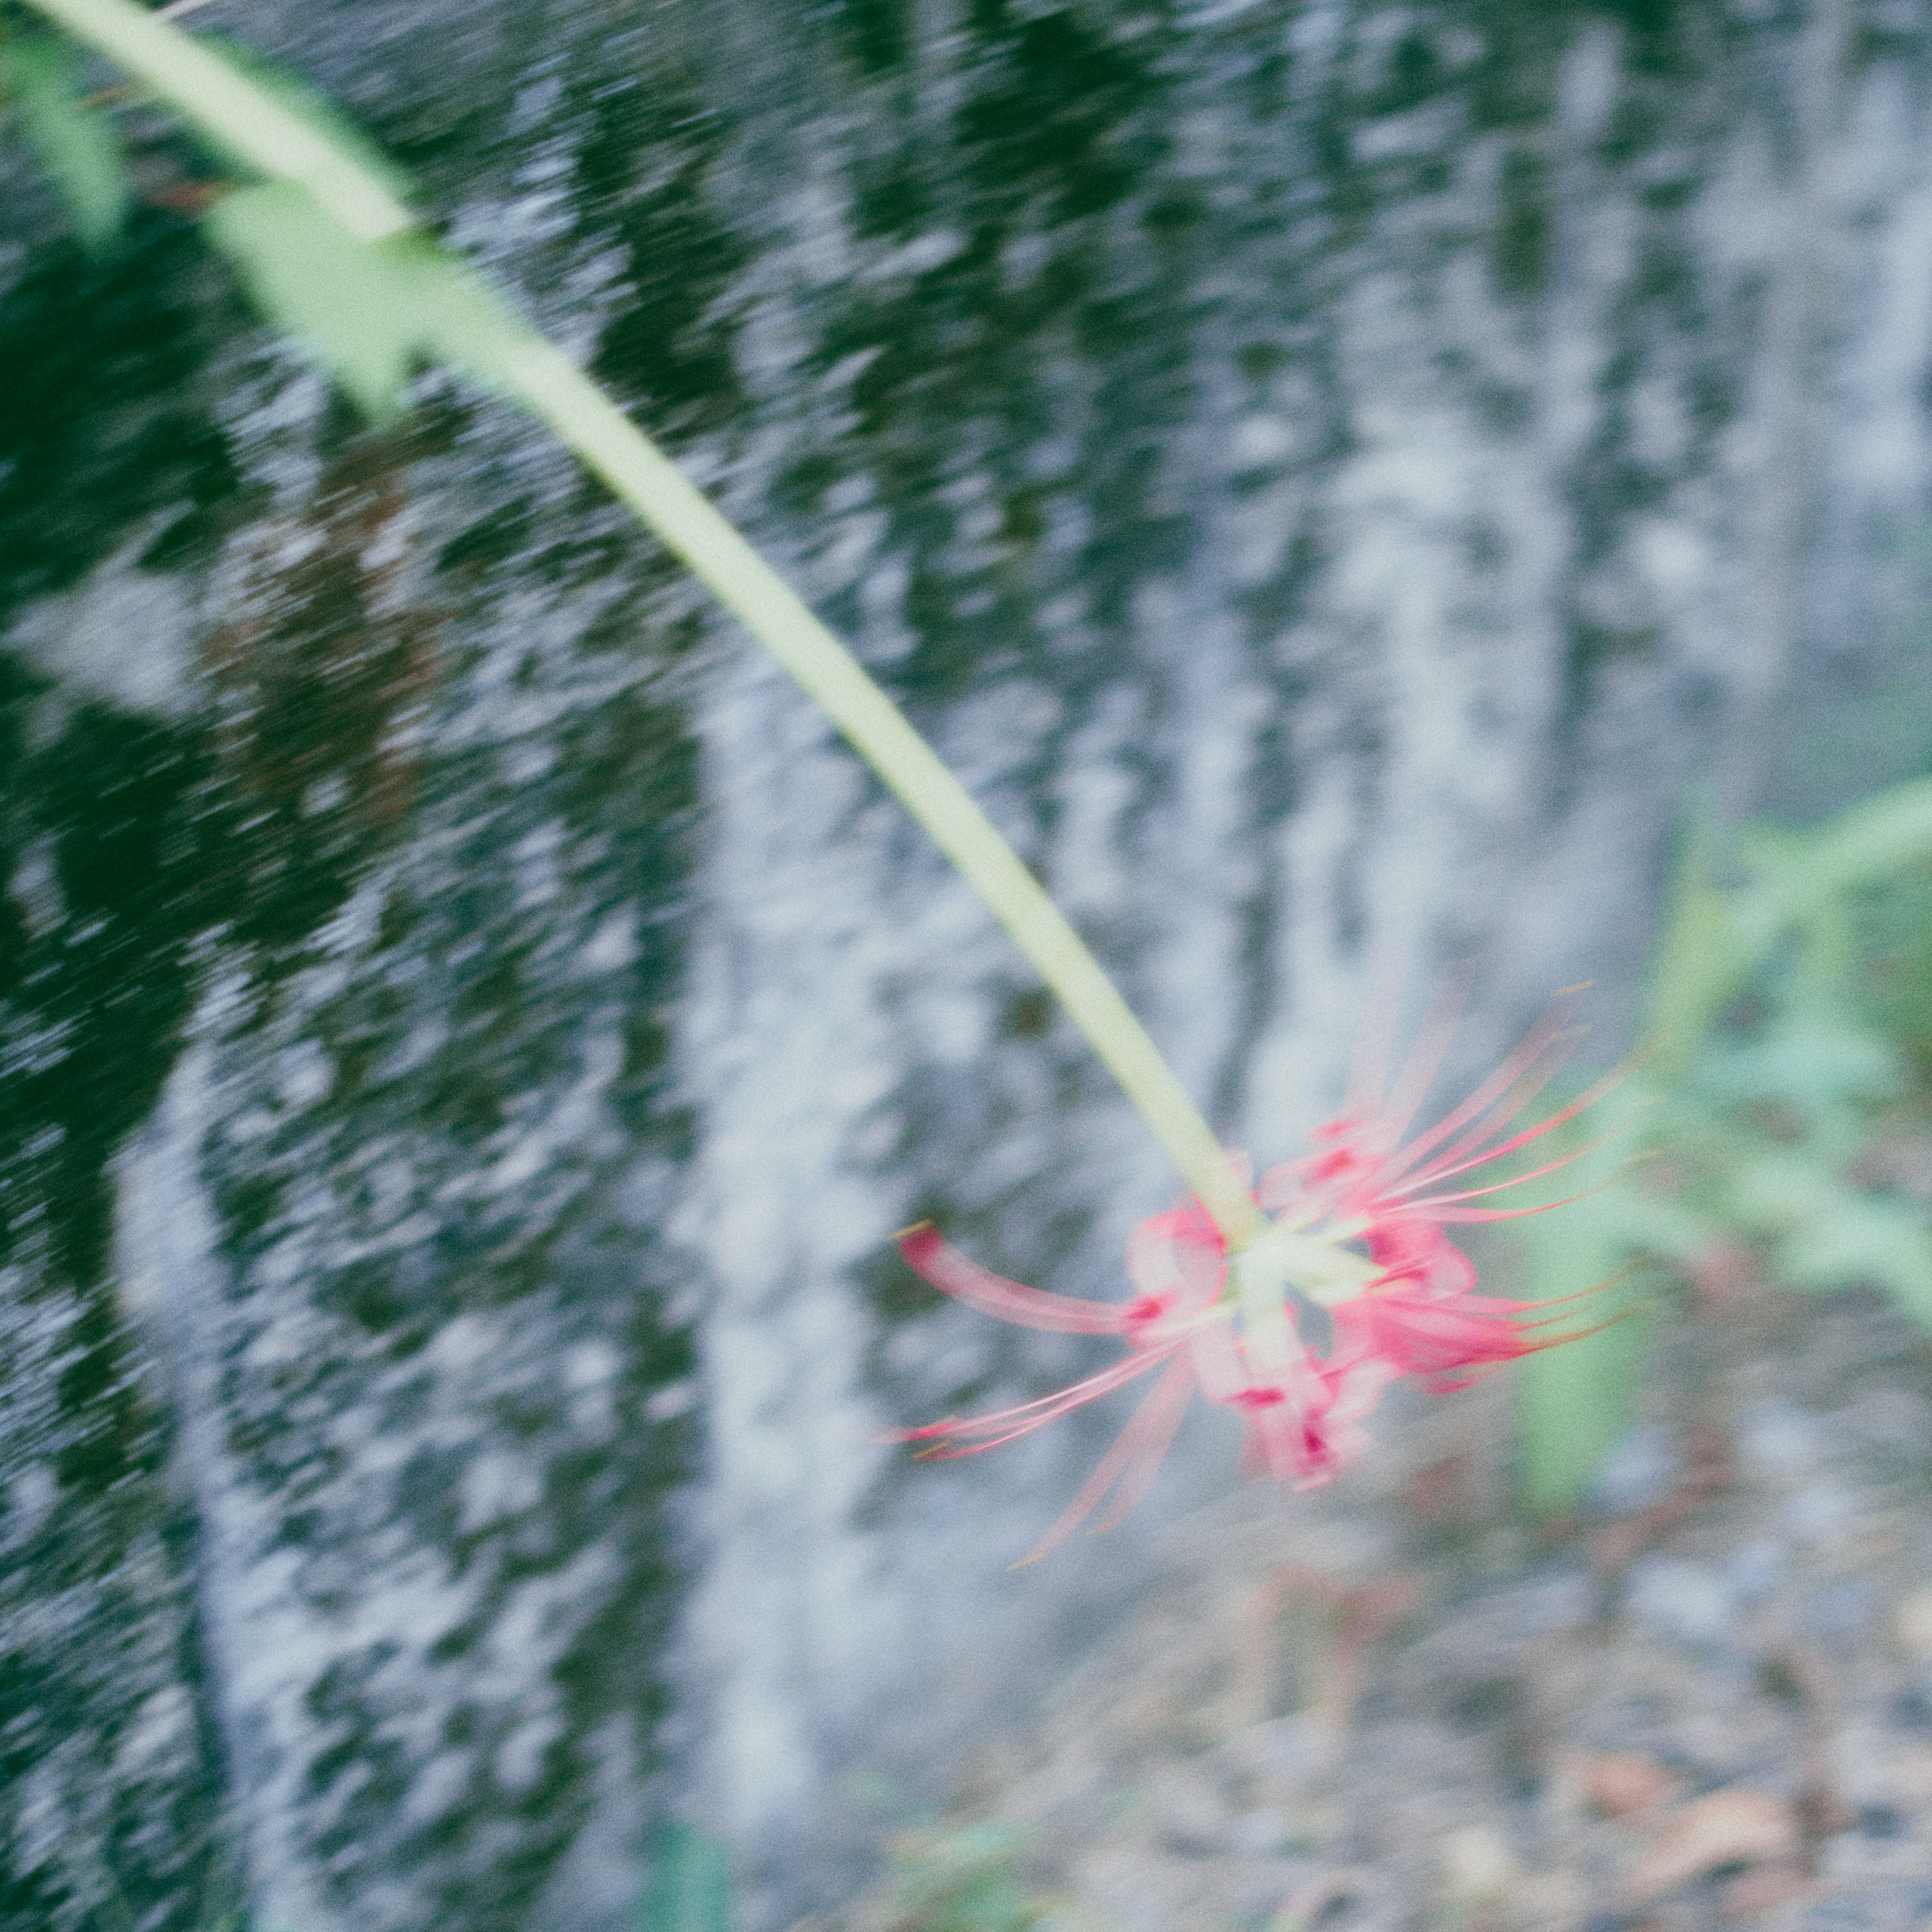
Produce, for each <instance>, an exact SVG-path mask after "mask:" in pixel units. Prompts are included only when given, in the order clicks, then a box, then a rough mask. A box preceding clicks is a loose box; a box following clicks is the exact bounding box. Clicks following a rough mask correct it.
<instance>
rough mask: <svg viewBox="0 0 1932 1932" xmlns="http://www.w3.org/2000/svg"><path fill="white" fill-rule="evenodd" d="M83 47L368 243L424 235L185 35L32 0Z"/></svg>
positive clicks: (376, 184) (337, 155) (138, 13)
mask: <svg viewBox="0 0 1932 1932" xmlns="http://www.w3.org/2000/svg"><path fill="white" fill-rule="evenodd" d="M30 4H31V5H33V6H34V7H36V8H37V9H38V10H39V11H40V12H41V13H44V14H45V15H46V17H47V18H48V19H49V20H54V21H57V22H58V23H59V24H60V25H61V26H63V27H65V28H66V29H67V30H68V32H69V33H71V34H73V35H74V37H75V39H77V40H85V41H86V43H87V44H88V45H89V46H91V47H92V48H93V49H95V51H96V52H98V53H102V54H105V55H107V58H109V59H110V60H111V61H112V62H113V63H114V64H115V66H117V67H119V68H125V69H126V70H127V72H128V73H130V74H133V75H135V76H136V77H138V78H139V79H140V80H144V81H145V82H146V83H147V84H148V86H149V87H150V88H151V89H153V91H154V92H155V93H156V94H157V95H160V97H161V98H163V100H164V101H166V102H167V103H168V104H169V106H170V107H172V108H173V109H174V110H175V112H176V113H178V114H180V115H181V116H182V118H184V119H185V120H187V121H192V122H193V124H194V125H195V126H196V127H199V129H200V130H201V131H202V133H204V134H205V135H207V136H208V138H209V139H211V140H213V141H215V142H218V143H219V144H220V145H221V146H223V148H226V149H227V150H228V151H229V153H231V154H235V155H237V156H239V157H240V158H241V159H242V160H245V161H246V162H247V163H248V165H249V166H251V167H253V168H256V169H259V170H260V172H262V173H263V174H264V175H267V176H268V177H269V179H270V180H271V181H295V182H297V183H299V184H300V185H301V186H302V187H305V188H306V189H308V191H309V193H311V194H312V195H314V196H315V198H316V199H317V201H319V202H320V203H321V204H322V205H323V207H324V208H327V209H328V210H329V213H330V214H332V215H334V216H335V218H336V220H338V221H339V222H341V223H342V225H343V226H344V228H346V229H348V231H349V232H350V234H352V235H353V236H355V237H356V239H357V240H358V241H359V242H380V240H381V239H383V236H386V235H397V234H400V233H401V232H402V231H403V230H404V229H407V228H410V227H413V226H415V223H416V217H415V216H414V215H413V214H411V213H410V211H409V210H408V209H407V208H405V207H404V205H403V204H402V203H401V202H400V201H398V199H396V197H395V196H394V195H393V194H392V193H390V192H389V190H388V189H387V188H386V187H384V186H383V184H382V183H381V182H380V181H376V180H374V179H373V178H371V176H370V175H369V174H368V172H366V171H365V169H362V168H360V167H359V166H356V163H355V162H354V161H353V160H350V158H349V157H348V156H347V155H346V154H343V153H342V152H341V151H340V150H339V149H338V148H336V147H335V146H334V145H332V143H330V142H328V141H326V140H325V139H323V137H322V136H321V135H320V134H318V133H316V132H315V130H314V129H313V128H311V127H308V125H307V124H305V122H303V121H302V120H301V119H299V118H298V117H297V116H296V115H293V114H291V113H289V111H288V110H287V109H286V108H284V107H282V106H281V104H280V103H278V101H275V100H273V99H272V98H270V97H269V95H266V94H265V93H264V92H263V91H262V90H261V89H260V88H258V87H256V86H253V85H252V84H251V83H249V82H248V81H247V80H244V79H243V78H242V77H241V76H240V75H239V74H237V73H236V71H235V70H234V69H233V68H231V67H229V66H228V65H226V63H225V62H222V61H220V60H217V59H216V58H215V57H214V55H212V54H211V53H210V52H208V50H207V49H205V47H201V46H196V43H194V41H193V40H191V39H190V38H189V37H188V36H187V34H184V33H183V32H182V31H181V29H180V28H178V27H173V26H169V24H168V23H167V22H166V21H165V20H160V19H157V17H155V16H154V14H152V13H148V11H147V10H146V9H145V8H144V7H137V6H135V5H133V4H131V0H30Z"/></svg>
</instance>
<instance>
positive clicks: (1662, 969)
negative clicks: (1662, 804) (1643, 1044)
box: [1644, 823, 1753, 1084]
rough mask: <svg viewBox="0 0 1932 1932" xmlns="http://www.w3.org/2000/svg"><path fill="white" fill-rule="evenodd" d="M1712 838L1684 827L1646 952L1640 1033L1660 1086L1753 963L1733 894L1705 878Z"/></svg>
mask: <svg viewBox="0 0 1932 1932" xmlns="http://www.w3.org/2000/svg"><path fill="white" fill-rule="evenodd" d="M1715 844H1716V838H1715V832H1713V831H1712V829H1711V827H1710V826H1709V825H1708V824H1706V823H1692V824H1691V825H1689V826H1687V827H1686V828H1685V833H1684V835H1683V841H1682V847H1681V849H1680V850H1679V854H1678V859H1677V865H1676V871H1675V872H1674V874H1673V877H1672V881H1671V889H1670V900H1669V902H1668V904H1667V906H1666V907H1665V910H1664V922H1663V925H1662V926H1661V929H1659V931H1658V935H1657V939H1656V942H1655V946H1654V947H1653V949H1652V954H1651V967H1650V983H1649V989H1648V992H1647V994H1646V999H1645V1002H1644V1033H1645V1037H1646V1040H1647V1042H1648V1043H1649V1049H1650V1062H1649V1064H1650V1066H1651V1069H1652V1073H1653V1074H1654V1076H1655V1078H1656V1079H1658V1080H1659V1081H1660V1082H1664V1083H1665V1084H1668V1083H1669V1082H1671V1081H1672V1080H1673V1079H1676V1078H1677V1077H1678V1076H1680V1075H1681V1074H1682V1073H1683V1071H1684V1070H1685V1068H1686V1067H1688V1065H1689V1064H1690V1063H1691V1060H1692V1059H1693V1058H1694V1057H1695V1055H1697V1051H1698V1049H1700V1047H1701V1046H1703V1042H1704V1038H1705V1036H1706V1034H1708V1033H1709V1031H1710V1029H1711V1026H1712V1022H1714V1021H1715V1019H1717V1017H1718V1014H1719V1013H1721V1012H1722V1011H1723V1010H1724V1006H1725V1004H1726V1003H1727V1001H1730V1000H1731V999H1732V998H1734V997H1735V996H1736V995H1737V994H1738V993H1739V992H1740V991H1741V990H1742V988H1743V986H1744V985H1745V980H1747V978H1748V976H1749V974H1750V972H1751V965H1752V963H1753V962H1752V957H1751V945H1750V943H1749V941H1748V939H1747V938H1746V935H1745V933H1744V932H1743V931H1742V928H1741V925H1740V922H1739V919H1738V916H1737V913H1736V907H1735V905H1734V903H1733V895H1732V894H1730V893H1729V892H1725V891H1724V890H1723V889H1721V887H1719V886H1717V885H1716V884H1715V883H1713V882H1712V872H1713V871H1714V870H1715V859H1716V853H1715Z"/></svg>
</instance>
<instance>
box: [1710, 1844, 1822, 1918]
mask: <svg viewBox="0 0 1932 1932" xmlns="http://www.w3.org/2000/svg"><path fill="white" fill-rule="evenodd" d="M1811 1883H1812V1881H1811V1873H1809V1872H1808V1871H1807V1870H1805V1861H1804V1860H1803V1859H1802V1858H1780V1859H1778V1861H1777V1862H1776V1863H1775V1864H1764V1865H1754V1866H1753V1867H1751V1870H1749V1871H1748V1872H1740V1873H1739V1874H1738V1876H1736V1878H1734V1879H1732V1880H1731V1882H1730V1884H1729V1885H1726V1886H1725V1888H1724V1916H1725V1917H1726V1918H1756V1917H1757V1915H1758V1914H1759V1913H1760V1912H1769V1911H1771V1910H1772V1909H1774V1908H1775V1907H1776V1906H1781V1905H1789V1904H1790V1903H1792V1901H1793V1900H1794V1899H1799V1898H1802V1897H1804V1896H1805V1894H1806V1893H1807V1892H1808V1891H1810V1890H1811Z"/></svg>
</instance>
